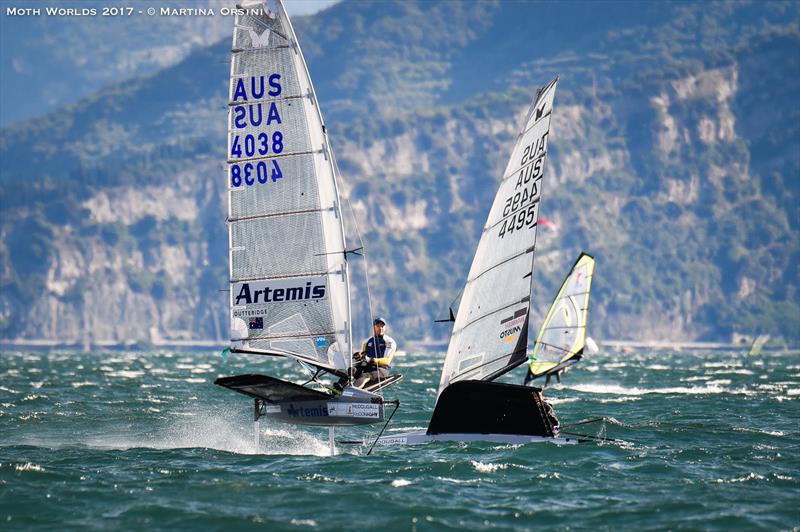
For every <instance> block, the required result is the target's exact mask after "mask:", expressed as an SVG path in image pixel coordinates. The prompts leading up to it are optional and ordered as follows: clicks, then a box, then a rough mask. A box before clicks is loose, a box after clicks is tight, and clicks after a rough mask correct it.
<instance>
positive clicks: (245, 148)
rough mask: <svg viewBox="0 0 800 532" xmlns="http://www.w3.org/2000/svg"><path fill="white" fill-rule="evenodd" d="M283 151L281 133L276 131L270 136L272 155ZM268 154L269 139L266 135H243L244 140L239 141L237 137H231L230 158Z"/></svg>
mask: <svg viewBox="0 0 800 532" xmlns="http://www.w3.org/2000/svg"><path fill="white" fill-rule="evenodd" d="M282 151H283V133H281V132H280V131H276V132H274V133H273V134H272V153H274V154H278V153H281V152H282ZM269 152H270V138H269V136H268V135H267V134H266V133H263V132H262V133H259V134H258V136H257V137H256V136H254V135H245V136H244V140H239V135H236V136H234V137H233V142H232V143H231V157H242V155H243V154H244V156H245V157H254V156H255V155H256V153H258V155H267V154H268V153H269Z"/></svg>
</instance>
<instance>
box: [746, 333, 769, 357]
mask: <svg viewBox="0 0 800 532" xmlns="http://www.w3.org/2000/svg"><path fill="white" fill-rule="evenodd" d="M768 341H769V335H768V334H759V335H758V336H757V337H756V339H755V340H753V343H752V344H751V345H750V349H749V350H748V351H747V355H748V356H756V355H760V354H761V350H762V349H763V348H764V344H766V343H767V342H768Z"/></svg>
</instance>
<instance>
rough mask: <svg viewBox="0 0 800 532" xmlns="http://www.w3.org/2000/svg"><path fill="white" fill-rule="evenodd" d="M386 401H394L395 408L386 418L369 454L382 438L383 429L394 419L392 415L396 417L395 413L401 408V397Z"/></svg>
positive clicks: (368, 453) (368, 452)
mask: <svg viewBox="0 0 800 532" xmlns="http://www.w3.org/2000/svg"><path fill="white" fill-rule="evenodd" d="M386 403H394V410H393V411H392V415H390V416H389V419H387V420H386V424H385V425H384V426H383V428H382V429H381V431H380V432H379V433H378V437H377V438H375V441H374V442H372V445H371V446H370V448H369V451H367V456H369V455H370V453H371V452H372V449H373V448H374V447H375V444H376V443H378V440H380V439H381V435H382V434H383V431H384V430H386V427H388V426H389V422H390V421H391V420H392V417H394V413H395V412H397V409H398V408H400V400H399V399H395V400H394V401H386Z"/></svg>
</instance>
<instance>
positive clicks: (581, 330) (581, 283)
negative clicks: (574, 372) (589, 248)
mask: <svg viewBox="0 0 800 532" xmlns="http://www.w3.org/2000/svg"><path fill="white" fill-rule="evenodd" d="M594 266H595V261H594V257H592V256H591V255H589V254H587V253H581V256H580V257H579V258H578V260H577V261H576V262H575V265H574V266H573V267H572V270H571V271H570V272H569V275H567V278H566V279H565V280H564V283H563V284H562V285H561V289H560V290H559V291H558V295H556V298H555V300H554V301H553V304H552V305H551V306H550V310H549V312H548V313H547V316H546V317H545V319H544V323H543V324H542V328H541V329H540V330H539V336H538V337H537V338H536V344H535V345H534V346H533V353H532V354H531V355H530V356H529V359H530V372H531V374H532V376H533V378H536V377H540V376H542V375H547V374H549V373H554V372H556V371H559V370H561V369H563V368H565V367H566V366H568V365H570V364H574V363H575V362H577V360H578V359H579V358H580V355H581V354H582V353H583V348H584V346H585V342H586V320H587V317H588V314H589V292H590V290H591V286H592V276H593V275H594Z"/></svg>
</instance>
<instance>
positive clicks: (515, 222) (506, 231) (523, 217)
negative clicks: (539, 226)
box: [498, 205, 536, 238]
mask: <svg viewBox="0 0 800 532" xmlns="http://www.w3.org/2000/svg"><path fill="white" fill-rule="evenodd" d="M534 225H536V205H531V206H530V207H528V208H527V209H523V210H521V211H519V212H518V213H517V214H515V215H513V216H510V217H508V218H506V219H505V220H503V224H502V225H501V226H500V234H499V235H498V236H499V237H500V238H503V237H504V236H506V235H510V234H511V233H513V232H514V231H519V230H520V229H522V228H523V227H533V226H534Z"/></svg>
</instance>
